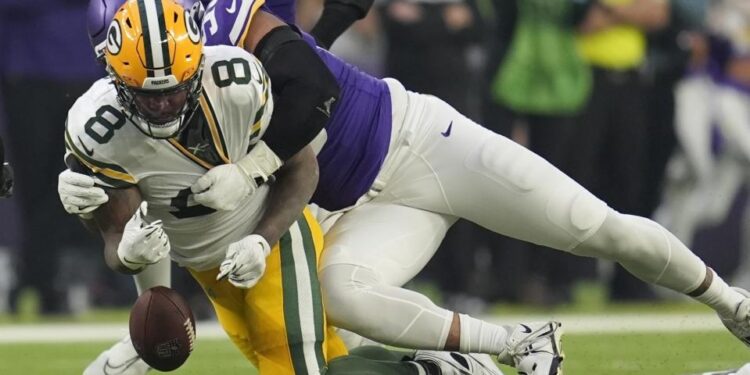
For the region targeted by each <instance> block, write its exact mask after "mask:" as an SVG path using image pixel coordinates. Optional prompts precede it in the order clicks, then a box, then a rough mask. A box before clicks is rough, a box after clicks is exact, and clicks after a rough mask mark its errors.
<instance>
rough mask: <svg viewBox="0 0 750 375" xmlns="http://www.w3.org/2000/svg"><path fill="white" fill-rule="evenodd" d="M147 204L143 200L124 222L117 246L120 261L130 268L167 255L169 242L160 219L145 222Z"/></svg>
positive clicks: (154, 261)
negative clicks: (131, 215)
mask: <svg viewBox="0 0 750 375" xmlns="http://www.w3.org/2000/svg"><path fill="white" fill-rule="evenodd" d="M147 214H148V204H147V203H146V202H145V201H144V202H142V203H141V206H140V207H139V208H138V210H136V211H135V214H133V217H131V218H130V220H128V222H127V224H125V230H124V232H123V233H122V239H121V240H120V244H119V245H118V247H117V256H118V257H119V258H120V262H122V264H124V265H125V266H126V267H128V268H130V269H131V270H140V269H142V268H143V267H145V266H147V265H150V264H154V263H157V262H159V261H160V260H162V259H164V258H166V257H167V256H169V250H170V248H171V247H170V244H169V238H168V237H167V234H166V233H164V228H163V227H162V221H161V220H156V221H154V222H152V223H147V222H146V221H145V217H146V215H147Z"/></svg>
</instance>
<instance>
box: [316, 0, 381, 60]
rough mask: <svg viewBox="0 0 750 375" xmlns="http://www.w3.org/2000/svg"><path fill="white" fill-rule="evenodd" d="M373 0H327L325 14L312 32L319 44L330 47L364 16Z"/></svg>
mask: <svg viewBox="0 0 750 375" xmlns="http://www.w3.org/2000/svg"><path fill="white" fill-rule="evenodd" d="M372 3H373V0H326V1H325V5H324V8H323V14H322V15H321V16H320V19H319V20H318V23H316V24H315V26H314V27H313V29H312V30H311V31H310V34H312V36H314V37H315V39H316V40H317V41H318V44H320V46H322V47H324V48H329V47H331V45H333V42H334V41H336V39H337V38H338V37H339V36H341V34H343V33H344V31H346V29H348V28H349V26H351V25H352V24H353V23H354V22H356V21H357V20H360V19H362V18H364V17H365V16H366V15H367V12H368V11H369V10H370V8H371V7H372Z"/></svg>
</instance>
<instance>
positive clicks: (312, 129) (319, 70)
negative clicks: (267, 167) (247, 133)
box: [255, 26, 340, 161]
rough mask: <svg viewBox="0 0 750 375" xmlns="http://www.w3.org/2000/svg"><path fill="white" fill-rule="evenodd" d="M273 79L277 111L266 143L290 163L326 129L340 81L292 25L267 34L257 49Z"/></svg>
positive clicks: (337, 96)
mask: <svg viewBox="0 0 750 375" xmlns="http://www.w3.org/2000/svg"><path fill="white" fill-rule="evenodd" d="M255 55H256V56H258V58H259V59H260V61H261V62H262V63H263V66H264V67H265V68H266V72H268V76H269V77H270V78H271V89H272V92H273V94H274V108H275V109H274V111H273V115H272V116H271V122H270V124H269V126H268V130H267V131H266V133H265V135H264V136H263V140H264V141H265V142H266V143H267V144H268V146H269V147H270V148H271V150H273V152H274V153H276V155H278V157H279V158H280V159H281V160H283V161H286V160H289V158H290V157H292V156H294V155H295V154H296V153H297V152H298V151H300V150H301V149H302V148H304V147H305V146H306V145H307V144H309V143H310V142H311V141H312V140H313V139H314V138H315V137H316V136H317V135H318V133H320V131H321V130H322V129H323V127H324V126H325V124H326V123H327V122H328V119H329V118H330V116H331V111H332V110H333V106H334V105H335V103H336V101H337V100H338V98H339V93H340V89H339V86H338V83H337V82H336V78H335V77H334V76H333V74H332V73H331V71H330V70H328V67H326V65H325V64H324V63H323V61H322V60H321V59H320V57H319V56H318V55H317V54H316V53H315V51H314V50H313V49H312V47H310V45H308V44H307V43H306V42H305V41H304V40H302V38H301V37H300V36H299V34H297V33H296V32H294V31H293V30H292V29H291V28H290V27H289V26H279V27H277V28H275V29H273V30H271V31H270V32H269V33H268V34H266V35H265V36H264V37H263V39H261V40H260V42H259V43H258V46H257V47H256V49H255Z"/></svg>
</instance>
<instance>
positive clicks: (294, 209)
mask: <svg viewBox="0 0 750 375" xmlns="http://www.w3.org/2000/svg"><path fill="white" fill-rule="evenodd" d="M317 184H318V162H317V159H315V153H314V152H313V151H312V148H310V147H309V146H307V147H305V148H304V149H302V151H300V152H299V153H297V154H296V155H295V156H293V157H292V158H291V159H289V161H288V162H287V163H286V164H284V166H283V167H282V168H281V169H279V171H278V172H277V174H276V181H275V182H274V184H273V186H271V192H270V194H269V196H268V203H267V208H266V212H265V214H264V215H263V217H262V218H261V219H260V221H259V222H258V225H257V227H256V229H255V231H254V233H255V234H259V235H261V236H263V238H265V239H266V241H268V243H269V244H271V245H272V246H273V244H275V243H276V242H277V241H278V240H279V239H280V238H281V236H282V235H283V234H284V232H286V231H287V230H288V229H289V227H290V226H291V225H292V224H293V223H294V222H295V221H296V220H297V219H299V217H300V214H301V213H302V210H304V208H305V206H306V205H307V203H308V202H309V201H310V197H312V194H313V192H314V191H315V187H316V186H317Z"/></svg>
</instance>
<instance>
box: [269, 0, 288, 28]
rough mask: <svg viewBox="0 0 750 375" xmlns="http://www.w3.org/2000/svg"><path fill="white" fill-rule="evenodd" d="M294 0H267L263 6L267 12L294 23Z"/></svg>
mask: <svg viewBox="0 0 750 375" xmlns="http://www.w3.org/2000/svg"><path fill="white" fill-rule="evenodd" d="M294 7H295V0H268V1H266V5H265V6H264V7H263V8H264V9H265V10H268V12H269V13H271V14H273V15H274V16H276V17H279V18H280V19H281V20H282V21H284V22H286V23H288V24H290V25H294V24H295V23H296V21H295V17H296V13H295V8H294Z"/></svg>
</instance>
